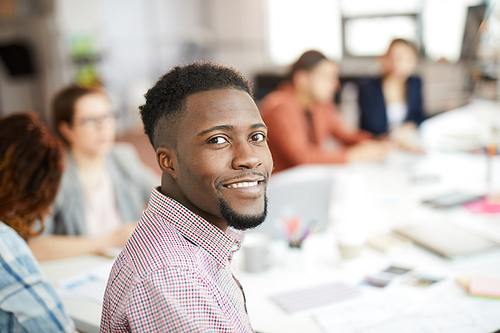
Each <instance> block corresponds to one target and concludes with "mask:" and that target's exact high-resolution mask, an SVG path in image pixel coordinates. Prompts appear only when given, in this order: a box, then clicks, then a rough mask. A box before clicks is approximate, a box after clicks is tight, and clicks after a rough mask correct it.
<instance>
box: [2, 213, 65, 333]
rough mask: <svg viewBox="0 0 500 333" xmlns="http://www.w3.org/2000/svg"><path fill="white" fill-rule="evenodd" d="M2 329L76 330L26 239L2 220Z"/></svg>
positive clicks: (9, 330)
mask: <svg viewBox="0 0 500 333" xmlns="http://www.w3.org/2000/svg"><path fill="white" fill-rule="evenodd" d="M0 332H75V328H74V325H73V322H72V321H71V320H70V319H69V318H68V316H67V314H66V312H65V311H64V309H63V305H62V303H61V300H60V299H59V297H58V296H57V294H56V292H55V291H54V288H52V286H51V285H50V284H49V283H48V282H47V281H46V280H45V279H44V278H43V276H42V273H41V271H40V268H39V266H38V262H37V261H36V259H35V258H34V256H33V254H32V253H31V250H30V249H29V247H28V245H27V244H26V242H25V241H24V240H23V239H22V238H21V237H19V236H18V235H17V233H16V232H15V231H14V230H12V229H11V228H10V227H7V226H6V225H5V224H3V223H1V222H0Z"/></svg>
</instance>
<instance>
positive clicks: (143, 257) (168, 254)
mask: <svg viewBox="0 0 500 333" xmlns="http://www.w3.org/2000/svg"><path fill="white" fill-rule="evenodd" d="M194 251H195V247H194V246H193V245H192V244H191V243H190V242H188V241H186V239H185V238H184V237H182V235H181V234H180V233H179V232H178V231H177V229H175V228H174V227H173V226H172V225H170V224H169V223H168V221H164V220H161V219H158V218H157V217H156V216H152V215H150V214H148V213H147V212H144V213H143V216H142V217H141V221H140V222H139V225H138V227H137V229H136V230H135V231H134V233H133V234H132V236H131V237H130V239H129V241H128V242H127V244H126V245H125V248H124V250H123V251H122V253H121V254H120V256H121V258H120V262H121V265H123V266H130V267H131V269H132V270H133V271H134V272H135V274H136V275H137V277H138V278H139V279H141V278H143V277H144V276H147V275H148V274H150V272H152V271H157V270H162V269H169V268H171V267H183V269H189V268H191V267H193V266H194V261H195V256H196V255H195V253H194Z"/></svg>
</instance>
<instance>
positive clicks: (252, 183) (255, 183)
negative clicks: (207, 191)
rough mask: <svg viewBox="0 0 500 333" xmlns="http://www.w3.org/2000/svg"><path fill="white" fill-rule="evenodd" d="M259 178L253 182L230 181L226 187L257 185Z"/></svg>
mask: <svg viewBox="0 0 500 333" xmlns="http://www.w3.org/2000/svg"><path fill="white" fill-rule="evenodd" d="M260 182H261V180H255V181H253V182H240V183H232V184H229V185H226V187H228V188H243V187H255V186H257V185H259V183H260Z"/></svg>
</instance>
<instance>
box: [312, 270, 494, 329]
mask: <svg viewBox="0 0 500 333" xmlns="http://www.w3.org/2000/svg"><path fill="white" fill-rule="evenodd" d="M405 288H406V289H407V288H408V287H405ZM405 288H393V289H389V290H383V291H381V292H380V293H379V294H378V295H375V296H373V297H371V298H369V299H366V298H364V299H357V300H353V301H352V302H350V303H349V304H348V305H347V306H346V304H343V306H341V307H340V306H339V307H330V308H324V309H321V310H320V311H316V312H315V314H314V318H315V320H316V321H317V323H318V324H319V325H320V326H321V328H322V329H323V330H324V332H327V333H329V332H332V333H333V332H353V333H356V332H363V333H382V332H383V333H393V332H394V333H396V332H398V333H399V332H405V333H424V332H444V333H457V332H458V333H462V332H463V333H466V332H467V333H476V332H477V333H480V332H482V333H484V332H493V331H496V330H498V329H500V301H498V300H491V299H481V298H474V297H470V296H468V295H467V293H466V292H465V291H464V290H463V289H462V288H461V287H459V286H458V285H457V284H456V283H455V282H454V281H453V280H452V279H448V280H446V281H443V282H440V283H439V284H438V285H436V286H432V287H429V289H430V290H427V291H425V293H427V295H426V297H423V298H420V299H418V298H413V299H411V298H407V297H406V295H405V294H404V290H405Z"/></svg>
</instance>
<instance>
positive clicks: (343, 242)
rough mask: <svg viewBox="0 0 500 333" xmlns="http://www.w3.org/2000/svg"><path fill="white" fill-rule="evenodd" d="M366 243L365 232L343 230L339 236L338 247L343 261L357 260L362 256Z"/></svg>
mask: <svg viewBox="0 0 500 333" xmlns="http://www.w3.org/2000/svg"><path fill="white" fill-rule="evenodd" d="M365 241H366V235H365V233H364V232H360V231H356V230H342V231H341V232H339V234H338V246H339V250H340V255H341V256H342V258H343V259H355V258H358V257H359V256H360V255H361V251H362V249H363V245H364V243H365Z"/></svg>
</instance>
